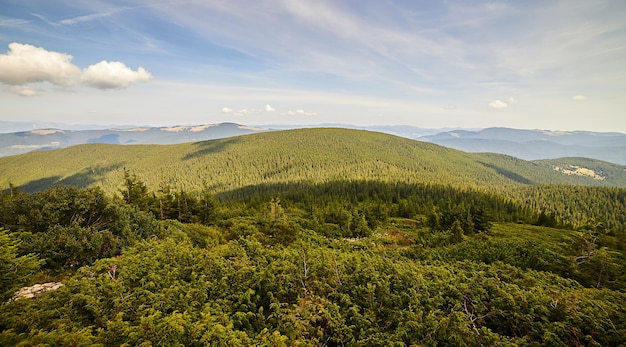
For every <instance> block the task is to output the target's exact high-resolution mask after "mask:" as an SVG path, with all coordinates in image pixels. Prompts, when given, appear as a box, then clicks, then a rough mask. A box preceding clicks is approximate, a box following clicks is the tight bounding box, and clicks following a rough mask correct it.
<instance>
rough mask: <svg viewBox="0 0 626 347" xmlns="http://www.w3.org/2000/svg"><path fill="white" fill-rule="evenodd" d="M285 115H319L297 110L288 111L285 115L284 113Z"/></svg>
mask: <svg viewBox="0 0 626 347" xmlns="http://www.w3.org/2000/svg"><path fill="white" fill-rule="evenodd" d="M283 115H286V116H309V117H310V116H315V115H317V113H313V112H305V111H304V110H295V111H287V112H285V113H283Z"/></svg>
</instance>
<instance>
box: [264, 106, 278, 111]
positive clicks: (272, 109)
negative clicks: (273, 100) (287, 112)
mask: <svg viewBox="0 0 626 347" xmlns="http://www.w3.org/2000/svg"><path fill="white" fill-rule="evenodd" d="M265 111H266V112H274V111H276V109H275V108H274V107H272V106H270V104H267V105H265Z"/></svg>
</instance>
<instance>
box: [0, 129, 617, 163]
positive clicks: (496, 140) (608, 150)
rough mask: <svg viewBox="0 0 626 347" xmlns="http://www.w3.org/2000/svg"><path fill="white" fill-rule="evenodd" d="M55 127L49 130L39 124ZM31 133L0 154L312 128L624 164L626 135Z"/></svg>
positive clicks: (5, 143) (7, 138) (7, 136)
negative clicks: (313, 131) (322, 131)
mask: <svg viewBox="0 0 626 347" xmlns="http://www.w3.org/2000/svg"><path fill="white" fill-rule="evenodd" d="M48 125H54V127H50V128H41V126H48ZM36 126H37V127H39V128H38V129H35V130H26V131H25V130H22V131H16V132H9V131H10V130H15V129H26V128H28V127H31V128H32V127H33V125H32V124H27V123H10V122H0V128H1V129H2V131H3V132H5V133H0V156H8V155H17V154H22V153H27V152H30V151H34V150H48V149H57V148H65V147H69V146H73V145H78V144H86V143H108V144H176V143H184V142H197V141H205V140H212V139H219V138H226V137H231V136H238V135H245V134H250V133H255V132H262V131H270V130H285V129H294V128H312V127H340V128H351V129H361V130H370V131H377V132H383V133H387V134H393V135H397V136H401V137H406V138H410V139H415V140H420V141H427V142H432V143H435V144H438V145H442V146H445V147H450V148H454V149H458V150H461V151H464V152H491V153H500V154H507V155H510V156H514V157H517V158H520V159H524V160H541V159H556V158H564V157H584V158H591V159H597V160H603V161H608V162H611V163H615V164H620V165H626V134H623V133H617V132H612V133H606V132H592V131H549V130H524V129H511V128H487V129H426V128H418V127H413V126H401V125H395V126H355V125H346V124H321V125H260V126H246V125H240V124H235V123H220V124H203V125H180V126H171V127H149V126H112V127H111V128H108V129H101V128H98V126H83V127H84V128H87V129H84V128H83V129H82V130H81V129H79V128H78V127H77V126H71V125H64V124H52V123H51V124H39V125H36Z"/></svg>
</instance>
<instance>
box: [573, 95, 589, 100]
mask: <svg viewBox="0 0 626 347" xmlns="http://www.w3.org/2000/svg"><path fill="white" fill-rule="evenodd" d="M585 100H587V97H586V96H584V95H574V96H572V101H585Z"/></svg>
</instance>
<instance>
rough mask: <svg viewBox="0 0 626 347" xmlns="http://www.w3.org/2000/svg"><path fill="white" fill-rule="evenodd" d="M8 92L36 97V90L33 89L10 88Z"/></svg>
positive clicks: (24, 87)
mask: <svg viewBox="0 0 626 347" xmlns="http://www.w3.org/2000/svg"><path fill="white" fill-rule="evenodd" d="M10 90H11V91H12V92H13V93H15V94H17V95H21V96H34V95H37V90H36V89H34V88H29V87H27V86H11V88H10Z"/></svg>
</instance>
